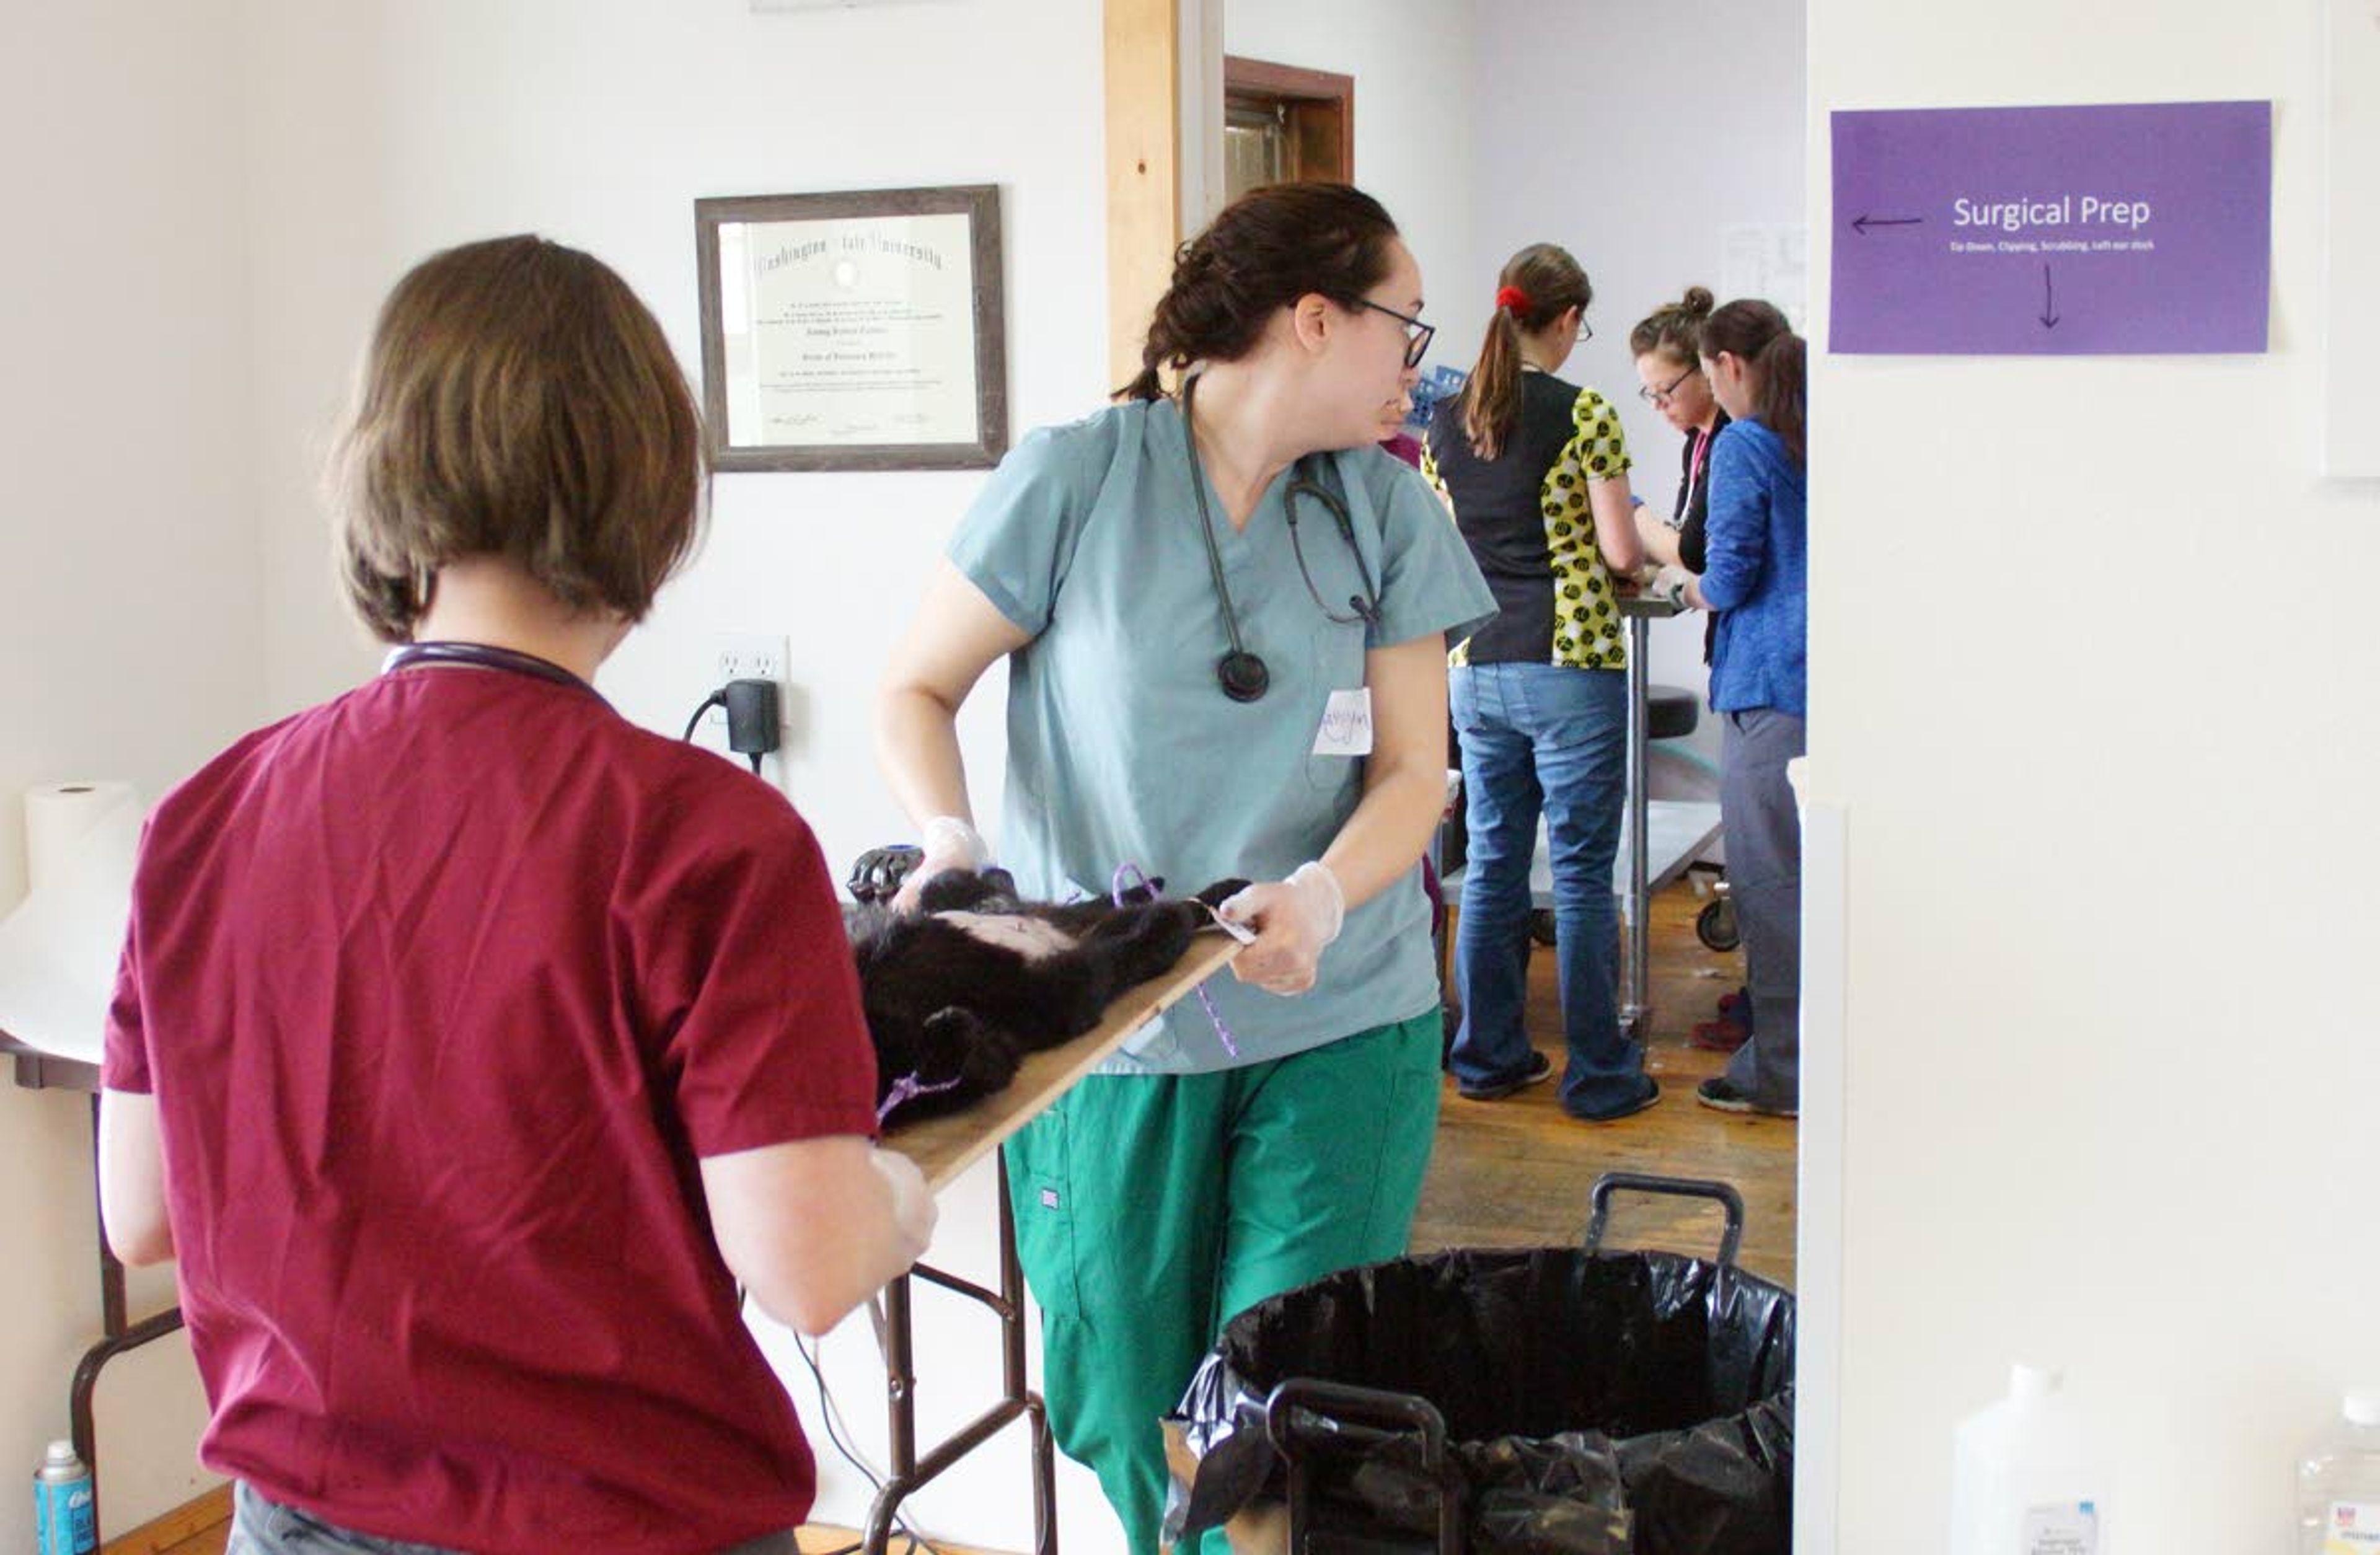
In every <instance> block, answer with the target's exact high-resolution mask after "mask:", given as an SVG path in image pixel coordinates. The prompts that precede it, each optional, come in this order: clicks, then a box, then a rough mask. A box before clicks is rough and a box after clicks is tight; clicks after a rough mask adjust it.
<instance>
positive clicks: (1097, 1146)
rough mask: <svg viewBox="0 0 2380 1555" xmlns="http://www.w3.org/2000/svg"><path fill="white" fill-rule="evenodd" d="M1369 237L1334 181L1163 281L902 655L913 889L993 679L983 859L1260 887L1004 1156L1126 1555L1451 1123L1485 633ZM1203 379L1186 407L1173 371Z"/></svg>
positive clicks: (1038, 868) (893, 714)
mask: <svg viewBox="0 0 2380 1555" xmlns="http://www.w3.org/2000/svg"><path fill="white" fill-rule="evenodd" d="M1421 311H1422V285H1421V272H1420V269H1419V267H1418V266H1417V265H1416V264H1415V262H1414V258H1413V255H1412V253H1411V252H1410V251H1409V250H1408V249H1406V248H1405V245H1404V243H1403V240H1402V239H1400V238H1399V237H1398V235H1397V231H1396V227H1395V225H1394V224H1393V223H1392V222H1390V219H1389V215H1388V213H1387V212H1385V211H1383V210H1382V209H1381V208H1380V206H1379V204H1378V202H1377V201H1375V200H1372V199H1371V198H1370V197H1369V196H1368V195H1366V194H1363V193H1361V192H1359V191H1357V190H1355V189H1353V188H1346V187H1344V186H1340V185H1326V184H1284V185H1278V186H1274V187H1271V188H1262V189H1258V190H1257V191H1256V192H1254V193H1252V194H1250V195H1248V196H1246V197H1245V198H1244V199H1242V200H1238V201H1237V202H1235V203H1234V204H1233V205H1232V206H1231V207H1230V208H1229V209H1227V210H1226V211H1224V212H1223V213H1222V214H1221V215H1220V216H1218V217H1217V218H1216V219H1215V222H1214V225H1212V226H1210V227H1209V228H1208V230H1207V231H1206V232H1204V233H1203V234H1201V235H1200V236H1199V237H1197V238H1196V239H1195V240H1193V241H1192V242H1191V243H1190V244H1189V245H1188V246H1187V247H1186V248H1184V249H1183V250H1182V253H1181V255H1180V257H1179V259H1178V261H1177V262H1176V263H1175V266H1174V270H1173V277H1172V286H1171V287H1170V289H1169V290H1168V291H1167V293H1166V295H1165V297H1164V298H1163V299H1162V300H1160V302H1159V304H1158V306H1157V311H1156V316H1155V318H1154V319H1153V320H1152V322H1151V323H1150V325H1149V331H1148V338H1147V346H1146V347H1145V349H1144V351H1143V353H1142V361H1143V364H1144V371H1142V372H1141V374H1140V375H1139V377H1138V378H1136V379H1135V381H1134V382H1133V383H1132V384H1131V385H1130V387H1129V388H1128V389H1127V390H1126V395H1127V397H1126V398H1125V399H1124V400H1123V403H1121V404H1119V405H1116V406H1114V407H1111V408H1109V409H1106V410H1103V411H1101V412H1099V414H1097V415H1094V416H1091V417H1089V418H1087V419H1084V420H1080V421H1076V422H1074V423H1072V424H1069V425H1065V426H1060V427H1051V428H1046V429H1043V430H1041V431H1037V432H1035V433H1033V434H1032V435H1030V436H1029V437H1027V438H1026V440H1025V441H1024V442H1023V443H1020V444H1019V445H1018V446H1017V447H1016V448H1015V450H1014V452H1012V453H1011V454H1010V455H1009V456H1008V457H1007V458H1006V459H1004V460H1002V463H1001V466H1000V468H999V469H998V470H997V471H995V472H994V473H993V475H992V477H991V479H990V480H989V481H988V482H987V484H986V485H985V487H984V490H983V492H982V493H981V495H980V496H978V497H977V501H976V503H975V504H974V506H973V508H972V509H971V510H970V511H969V512H968V514H967V516H966V518H965V521H964V522H963V523H962V524H961V526H960V528H959V531H958V534H957V536H956V537H955V538H954V539H953V541H952V543H951V547H950V551H949V554H948V559H947V562H946V564H945V565H941V566H940V567H939V568H938V569H937V570H936V572H935V574H934V576H933V577H932V578H931V579H930V580H929V583H928V585H927V589H926V593H925V598H924V600H923V601H922V602H921V606H920V608H919V610H918V612H917V619H916V621H915V622H914V623H913V624H912V625H911V626H910V627H909V629H908V632H907V634H906V636H905V638H903V639H902V641H901V642H900V644H899V645H898V647H897V648H896V649H895V650H894V652H893V656H892V662H891V665H890V666H889V668H888V671H887V674H886V678H885V682H884V686H883V689H882V692H881V695H880V700H879V704H878V717H877V743H878V752H879V755H880V759H881V760H882V762H883V765H884V768H885V771H886V773H887V776H888V777H889V779H890V781H891V783H892V787H893V789H894V791H895V793H896V794H897V795H898V796H899V797H900V799H901V801H902V803H903V804H904V805H905V806H906V807H907V808H908V810H909V812H910V814H911V815H912V816H913V817H914V818H915V819H916V820H917V821H918V822H919V824H920V825H921V826H922V828H923V832H924V838H925V842H926V858H925V861H924V862H923V863H922V864H921V865H920V866H919V867H918V869H917V873H916V875H915V876H913V880H923V879H924V878H926V877H927V876H929V875H930V874H932V873H934V872H937V871H939V870H941V869H949V868H953V867H960V866H965V865H968V864H979V863H982V862H984V861H985V860H986V859H987V858H988V857H989V850H988V849H987V848H986V847H985V846H984V844H983V843H982V839H981V838H980V836H979V835H978V834H977V832H976V829H975V826H974V823H973V811H972V808H971V807H970V806H969V804H968V799H967V788H966V780H965V772H964V771H963V769H962V766H961V763H960V758H959V747H958V740H957V735H956V732H955V720H956V716H957V712H958V709H959V706H960V704H961V703H962V702H964V701H965V699H966V697H967V695H968V693H969V692H970V691H971V690H972V689H973V688H974V686H975V684H976V682H977V678H978V677H979V676H980V675H981V674H983V672H984V671H985V670H986V669H987V668H989V667H990V664H991V663H992V662H993V661H994V660H997V659H1001V658H1002V657H1005V658H1006V659H1007V661H1008V770H1007V787H1006V802H1005V806H1004V809H1003V813H1002V820H1001V825H1000V829H999V836H1000V841H1001V847H1000V860H1001V862H1002V864H1003V865H1004V866H1005V867H1006V868H1008V869H1010V870H1011V871H1012V872H1014V875H1015V876H1016V879H1017V881H1018V884H1019V886H1020V887H1021V888H1022V889H1023V890H1024V892H1025V893H1026V894H1028V895H1032V896H1038V897H1043V898H1046V899H1050V900H1065V899H1067V898H1070V897H1075V896H1078V895H1097V894H1104V893H1107V892H1108V891H1109V889H1110V886H1111V881H1112V880H1113V878H1114V876H1115V873H1116V871H1117V870H1118V869H1119V868H1121V867H1123V866H1125V865H1130V866H1134V867H1135V868H1137V869H1141V870H1143V871H1145V872H1146V873H1147V874H1149V875H1152V876H1161V877H1163V878H1164V880H1165V881H1167V882H1168V884H1169V887H1170V888H1171V889H1172V890H1174V891H1193V890H1196V889H1198V888H1199V887H1201V886H1204V885H1205V884H1207V883H1208V882H1209V881H1215V880H1220V879H1223V878H1225V877H1230V876H1243V877H1245V878H1247V879H1249V880H1253V881H1258V882H1261V883H1258V884H1256V885H1252V886H1250V887H1249V888H1248V889H1247V890H1246V891H1245V892H1243V893H1241V894H1239V895H1238V896H1235V897H1234V898H1233V899H1232V901H1231V902H1229V903H1227V904H1226V905H1225V911H1226V915H1227V916H1229V917H1233V918H1235V919H1237V920H1239V921H1241V922H1243V923H1245V925H1246V926H1247V927H1249V928H1250V929H1253V930H1255V933H1256V938H1255V940H1254V942H1252V943H1251V944H1250V945H1249V946H1248V947H1247V948H1246V949H1245V951H1243V952H1242V953H1241V954H1240V956H1239V958H1238V959H1237V961H1236V962H1235V963H1234V964H1233V971H1234V973H1235V974H1236V980H1234V979H1231V978H1217V979H1215V982H1214V985H1213V986H1212V987H1211V988H1210V990H1209V992H1210V993H1211V995H1212V996H1213V1002H1214V1014H1213V1016H1212V1017H1211V1018H1210V1017H1209V1015H1208V1013H1207V1012H1206V1010H1205V1009H1203V1008H1202V1007H1201V1005H1200V1004H1199V1002H1196V1001H1190V1002H1186V1004H1185V1005H1182V1006H1177V1007H1176V1008H1175V1009H1174V1010H1173V1011H1171V1012H1169V1013H1168V1014H1166V1015H1165V1016H1164V1017H1162V1018H1161V1019H1160V1020H1159V1021H1158V1022H1156V1023H1154V1024H1153V1025H1151V1026H1150V1027H1147V1029H1145V1030H1144V1031H1143V1032H1142V1033H1141V1034H1140V1035H1139V1036H1138V1037H1136V1038H1135V1039H1133V1040H1132V1041H1131V1042H1129V1043H1127V1044H1126V1046H1125V1047H1124V1049H1123V1051H1122V1052H1120V1053H1119V1054H1118V1055H1117V1056H1116V1057H1115V1058H1114V1059H1112V1060H1111V1061H1110V1062H1109V1063H1107V1064H1106V1065H1105V1066H1104V1067H1103V1069H1102V1071H1101V1072H1100V1073H1099V1074H1096V1075H1092V1076H1091V1077H1089V1078H1088V1079H1087V1080H1086V1081H1084V1082H1083V1083H1082V1084H1080V1085H1078V1086H1076V1087H1075V1088H1074V1089H1073V1090H1072V1091H1070V1092H1069V1093H1068V1094H1067V1095H1066V1096H1065V1097H1064V1098H1063V1099H1061V1101H1060V1102H1059V1103H1058V1105H1057V1106H1056V1107H1055V1108H1053V1109H1052V1110H1051V1111H1050V1112H1048V1113H1046V1114H1044V1115H1043V1116H1042V1117H1041V1118H1039V1119H1038V1120H1037V1121H1036V1122H1035V1123H1034V1124H1032V1125H1030V1126H1029V1127H1027V1128H1026V1130H1025V1131H1024V1133H1022V1134H1021V1135H1019V1136H1017V1137H1016V1138H1015V1139H1014V1140H1013V1141H1012V1142H1011V1143H1010V1144H1009V1145H1008V1146H1007V1147H1006V1148H1007V1150H1008V1168H1009V1185H1010V1192H1011V1195H1012V1197H1013V1200H1014V1208H1015V1211H1016V1221H1017V1241H1018V1251H1019V1253H1020V1255H1021V1256H1022V1257H1023V1260H1024V1264H1025V1270H1026V1279H1027V1282H1028V1283H1029V1284H1030V1286H1031V1288H1032V1290H1033V1293H1034V1294H1035V1296H1036V1297H1037V1299H1038V1301H1039V1303H1040V1306H1041V1310H1042V1336H1043V1352H1044V1358H1045V1384H1046V1393H1047V1397H1048V1400H1049V1404H1050V1425H1051V1427H1052V1428H1053V1429H1054V1431H1055V1432H1056V1435H1057V1440H1058V1442H1059V1445H1060V1446H1061V1447H1062V1448H1063V1449H1064V1451H1065V1452H1067V1453H1068V1454H1069V1455H1071V1456H1073V1457H1075V1458H1077V1459H1079V1460H1081V1461H1082V1462H1084V1463H1086V1464H1089V1465H1090V1466H1091V1468H1092V1469H1093V1470H1095V1471H1096V1472H1097V1473H1098V1475H1099V1480H1100V1483H1101V1485H1102V1486H1103V1487H1104V1488H1105V1489H1106V1492H1107V1495H1108V1498H1109V1500H1111V1502H1112V1503H1113V1504H1114V1506H1115V1508H1116V1511H1117V1513H1118V1515H1119V1516H1120V1517H1121V1518H1122V1519H1123V1526H1124V1531H1125V1534H1126V1537H1128V1539H1129V1540H1130V1542H1131V1547H1132V1549H1134V1551H1135V1555H1153V1552H1154V1551H1155V1549H1156V1548H1157V1543H1158V1535H1159V1520H1160V1513H1161V1511H1162V1508H1163V1503H1164V1486H1165V1467H1164V1462H1163V1457H1162V1453H1161V1450H1160V1437H1159V1431H1158V1421H1159V1419H1160V1416H1162V1415H1164V1414H1165V1413H1166V1412H1167V1411H1169V1410H1170V1409H1172V1407H1173V1405H1174V1404H1175V1403H1176V1402H1177V1401H1178V1400H1179V1398H1180V1396H1181V1392H1182V1389H1183V1387H1184V1384H1185V1383H1186V1382H1187V1381H1188V1380H1189V1377H1190V1373H1191V1371H1192V1370H1193V1369H1194V1368H1195V1367H1196V1364H1197V1361H1198V1358H1199V1357H1200V1356H1201V1355H1204V1354H1205V1353H1206V1351H1207V1350H1208V1348H1209V1347H1210V1346H1211V1344H1212V1343H1213V1342H1214V1339H1215V1336H1216V1334H1217V1332H1218V1330H1220V1328H1221V1326H1222V1324H1223V1323H1224V1322H1226V1321H1227V1320H1228V1319H1230V1318H1232V1317H1233V1315H1234V1314H1236V1313H1238V1312H1239V1311H1240V1310H1242V1309H1243V1308H1245V1307H1246V1306H1250V1305H1251V1304H1253V1303H1255V1302H1257V1301H1260V1300H1262V1299H1264V1298H1265V1297H1267V1296H1269V1295H1272V1294H1276V1293H1278V1292H1280V1291H1282V1290H1286V1289H1289V1288H1291V1287H1293V1286H1295V1285H1300V1284H1303V1283H1305V1282H1309V1281H1311V1280H1314V1279H1316V1278H1318V1277H1319V1276H1321V1275H1323V1274H1325V1273H1328V1272H1330V1271H1331V1270H1337V1269H1341V1268H1344V1267H1346V1266H1348V1265H1350V1264H1354V1263H1360V1262H1365V1261H1368V1260H1372V1259H1377V1258H1383V1257H1394V1256H1396V1255H1397V1254H1399V1253H1402V1252H1403V1250H1404V1246H1405V1237H1406V1234H1407V1232H1408V1230H1409V1229H1410V1226H1411V1222H1412V1219H1413V1211H1414V1205H1415V1200H1416V1199H1417V1197H1419V1194H1420V1190H1421V1180H1422V1172H1423V1169H1424V1168H1425V1166H1426V1165H1427V1161H1428V1157H1429V1140H1430V1135H1431V1131H1432V1129H1433V1127H1434V1126H1435V1124H1436V1121H1437V1114H1438V1098H1439V1077H1438V1060H1439V1030H1440V1026H1439V990H1438V979H1437V969H1436V966H1435V965H1434V963H1433V959H1432V955H1431V951H1430V942H1429V933H1428V923H1427V905H1426V903H1425V900H1424V898H1423V894H1422V887H1421V873H1420V860H1421V856H1422V852H1423V849H1424V848H1425V847H1426V846H1427V843H1428V841H1429V838H1430V835H1431V832H1432V831H1433V829H1434V828H1435V827H1436V825H1437V823H1438V820H1439V813H1440V811H1441V809H1442V808H1444V805H1445V768H1446V677H1445V673H1444V663H1445V652H1446V644H1447V642H1448V640H1449V638H1450V635H1451V636H1453V637H1455V638H1460V637H1462V636H1463V635H1464V634H1465V633H1467V632H1468V631H1469V630H1470V629H1471V628H1472V627H1473V626H1475V625H1477V624H1478V622H1480V621H1481V620H1483V619H1484V618H1485V617H1487V616H1488V614H1489V613H1492V612H1493V611H1494V608H1495V605H1494V601H1493V599H1492V598H1491V596H1490V595H1489V594H1488V589H1487V586H1486V584H1485V583H1484V582H1483V581H1482V580H1481V578H1480V576H1479V572H1478V569H1477V567H1476V566H1475V565H1474V564H1473V563H1472V560H1471V557H1470V554H1469V553H1468V552H1467V550H1466V549H1465V548H1464V547H1463V543H1462V541H1461V538H1460V537H1459V536H1458V535H1457V534H1456V532H1455V530H1454V528H1453V526H1452V525H1451V524H1450V523H1449V522H1448V520H1447V516H1446V512H1445V509H1444V508H1443V507H1441V506H1440V505H1439V503H1438V500H1437V498H1436V497H1435V496H1434V495H1433V494H1432V493H1431V492H1430V491H1429V488H1428V487H1427V485H1425V484H1424V483H1423V482H1422V480H1421V479H1420V477H1419V476H1418V475H1417V474H1415V472H1414V471H1413V470H1412V469H1410V468H1407V467H1405V466H1403V465H1402V464H1399V463H1398V462H1397V461H1396V460H1394V459H1392V458H1390V456H1387V455H1386V454H1384V453H1382V452H1380V450H1379V449H1378V447H1377V446H1376V444H1377V443H1378V442H1379V441H1380V440H1381V439H1383V438H1385V437H1387V436H1389V435H1390V433H1391V432H1392V431H1394V430H1395V429H1396V427H1397V425H1398V423H1399V422H1400V421H1401V420H1402V419H1403V415H1404V412H1405V408H1406V406H1407V404H1408V400H1407V393H1408V391H1409V390H1410V388H1411V387H1412V384H1413V383H1414V379H1415V374H1416V371H1417V369H1418V368H1419V366H1420V363H1421V359H1422V354H1423V352H1424V351H1425V350H1426V349H1427V346H1428V343H1429V335H1430V329H1429V326H1428V325H1427V324H1424V323H1423V322H1421V321H1420V314H1421ZM1165 369H1172V370H1175V371H1181V370H1184V369H1188V370H1190V371H1189V376H1187V377H1186V378H1185V379H1184V380H1183V382H1182V384H1181V387H1180V389H1179V390H1178V391H1177V392H1176V393H1175V394H1173V395H1168V394H1166V393H1165V392H1164V390H1163V388H1162V386H1161V379H1160V371H1161V370H1165Z"/></svg>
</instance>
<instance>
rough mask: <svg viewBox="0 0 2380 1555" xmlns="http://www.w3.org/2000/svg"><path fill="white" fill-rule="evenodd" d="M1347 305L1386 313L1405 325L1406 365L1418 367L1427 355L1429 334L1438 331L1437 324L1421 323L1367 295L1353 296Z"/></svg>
mask: <svg viewBox="0 0 2380 1555" xmlns="http://www.w3.org/2000/svg"><path fill="white" fill-rule="evenodd" d="M1349 306H1350V307H1354V308H1368V309H1370V310H1372V311H1373V312H1375V313H1386V314H1387V315H1388V316H1389V317H1390V318H1391V319H1394V320H1395V321H1396V322H1399V323H1401V324H1403V325H1404V326H1405V365H1406V366H1407V367H1419V366H1420V365H1421V359H1422V358H1424V357H1426V356H1427V355H1429V341H1430V336H1432V335H1434V334H1437V333H1438V326H1437V325H1435V324H1426V323H1423V322H1421V321H1420V320H1419V319H1416V318H1415V317H1414V316H1413V315H1412V314H1410V313H1400V312H1398V311H1397V310H1395V309H1393V308H1389V307H1384V306H1383V305H1381V304H1379V303H1377V302H1374V301H1373V300H1372V299H1371V298H1368V297H1359V298H1353V299H1352V300H1351V301H1350V303H1349Z"/></svg>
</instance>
